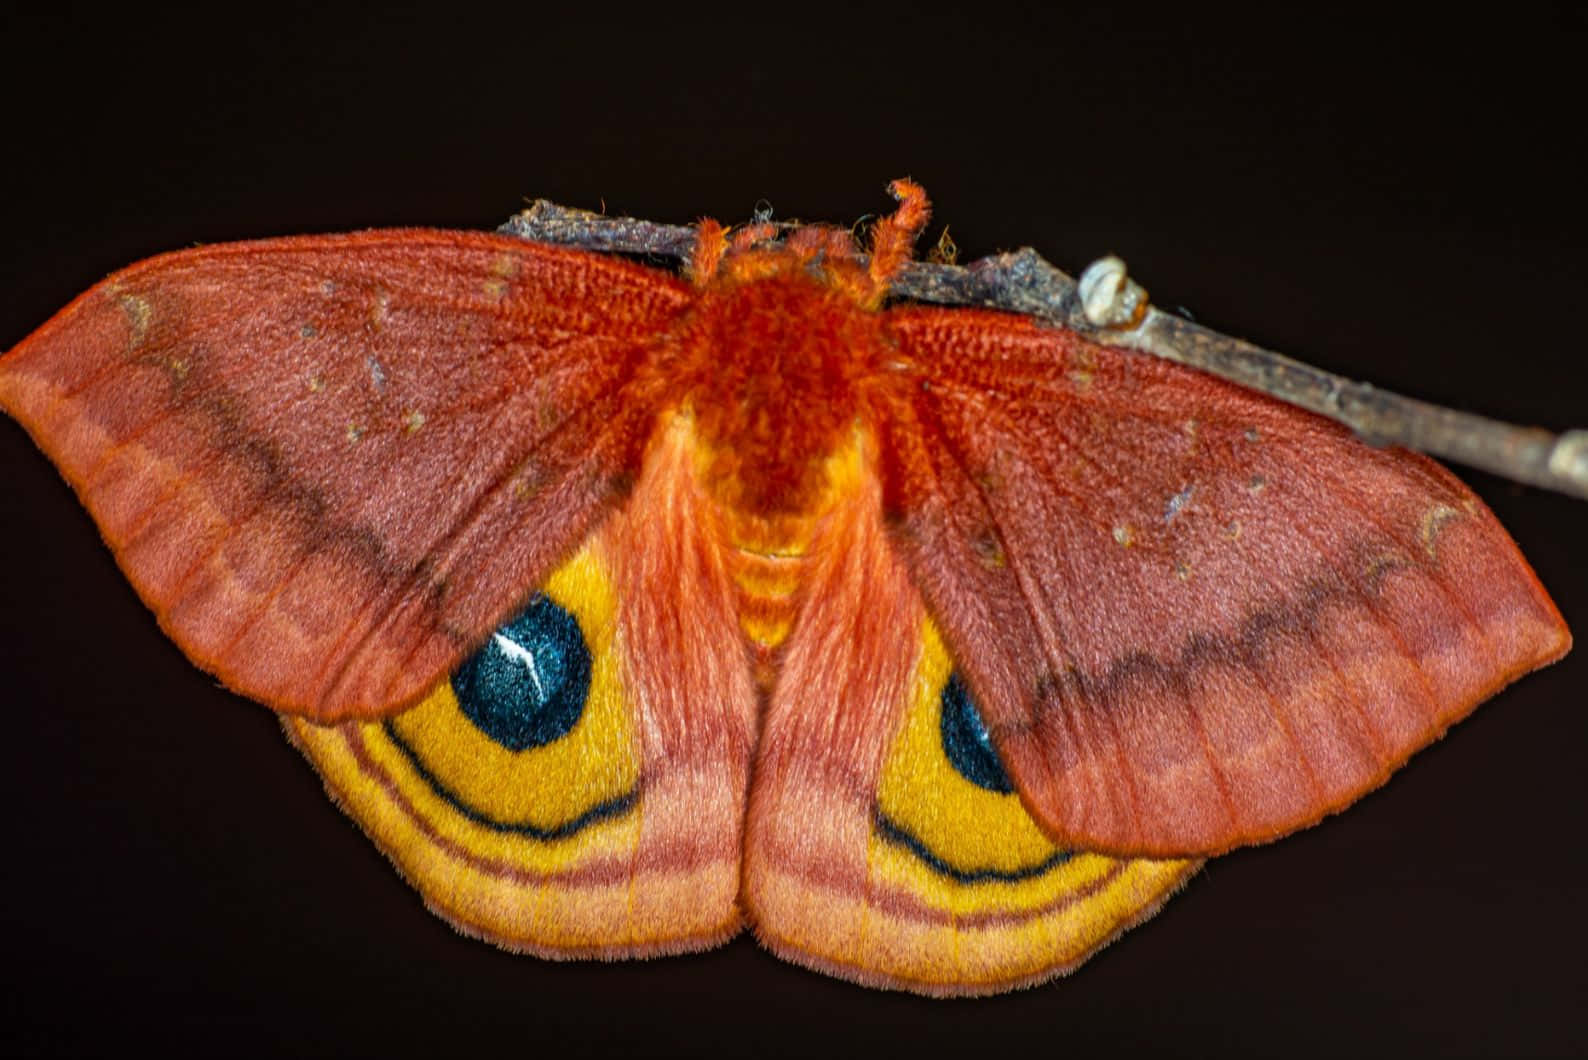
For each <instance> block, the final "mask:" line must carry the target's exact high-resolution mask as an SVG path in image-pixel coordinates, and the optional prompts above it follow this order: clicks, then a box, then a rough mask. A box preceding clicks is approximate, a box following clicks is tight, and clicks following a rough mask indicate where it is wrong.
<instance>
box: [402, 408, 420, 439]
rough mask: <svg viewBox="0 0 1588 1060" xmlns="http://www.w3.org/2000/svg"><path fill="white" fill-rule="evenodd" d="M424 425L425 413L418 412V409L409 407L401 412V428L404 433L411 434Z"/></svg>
mask: <svg viewBox="0 0 1588 1060" xmlns="http://www.w3.org/2000/svg"><path fill="white" fill-rule="evenodd" d="M424 425H425V414H424V413H423V412H420V411H419V410H418V409H409V410H408V411H407V412H406V413H404V414H403V430H404V431H405V432H406V433H408V434H413V433H414V432H415V431H417V430H418V429H419V428H421V427H423V426H424Z"/></svg>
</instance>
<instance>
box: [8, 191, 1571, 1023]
mask: <svg viewBox="0 0 1588 1060" xmlns="http://www.w3.org/2000/svg"><path fill="white" fill-rule="evenodd" d="M893 191H894V193H895V195H896V196H897V197H898V199H899V201H900V206H899V208H898V210H897V212H896V213H894V214H893V215H892V216H891V217H889V218H886V219H884V220H882V221H880V222H878V223H877V225H876V226H875V228H874V230H873V234H872V238H871V240H870V243H869V246H868V247H866V248H865V249H864V251H863V250H862V248H861V247H860V246H859V245H858V243H857V241H856V240H855V239H854V238H853V237H852V236H851V235H850V234H849V233H848V232H847V231H844V230H841V229H835V228H830V227H825V226H819V225H810V226H800V227H791V228H780V227H775V226H771V225H766V224H758V225H752V226H749V227H747V228H745V229H741V230H738V231H736V232H733V233H729V232H727V231H726V230H724V229H723V228H722V227H721V226H719V225H717V224H716V223H714V222H710V221H706V222H702V223H701V225H700V226H699V227H698V228H697V230H696V232H695V239H694V244H693V250H692V252H691V254H690V257H689V261H688V267H687V269H686V275H684V276H682V277H680V276H675V275H673V274H671V273H669V272H664V271H661V270H658V269H655V268H650V267H646V266H643V265H640V264H637V263H635V262H632V261H629V260H625V259H622V258H620V257H615V256H609V255H604V254H600V253H596V252H593V251H591V250H589V249H579V248H569V247H565V246H554V245H550V244H546V243H540V242H533V241H528V240H524V239H519V238H515V237H512V236H509V235H502V234H484V233H463V232H441V231H424V230H399V231H376V232H364V233H357V234H353V235H346V236H320V237H305V238H292V239H277V240H267V241H262V242H254V243H240V244H232V245H220V246H211V247H202V248H198V249H193V250H186V251H180V252H177V253H173V254H168V255H164V256H161V257H157V258H153V259H151V260H149V261H146V262H143V263H141V264H137V265H134V266H132V267H130V268H128V269H126V270H124V271H122V272H120V273H117V274H115V275H113V276H111V277H110V278H109V279H107V280H105V281H104V282H103V283H101V284H100V285H98V286H97V287H95V288H93V289H92V290H90V291H88V292H87V293H86V294H84V295H82V296H81V297H80V298H78V299H77V300H76V301H75V302H73V303H72V304H71V305H69V306H68V307H67V308H66V309H64V310H62V311H61V312H60V313H59V314H58V315H57V316H56V317H55V318H53V319H52V320H50V321H49V322H48V323H46V324H45V325H44V326H43V327H42V328H40V329H39V330H38V331H37V332H35V333H34V334H33V335H32V336H30V337H29V338H27V339H26V340H24V341H23V342H22V343H21V344H20V345H19V346H17V347H16V348H15V349H14V350H12V351H11V352H10V353H8V354H6V355H5V357H4V358H3V359H0V407H4V409H5V410H6V411H7V412H8V413H10V414H11V415H12V416H13V417H15V418H16V419H17V420H18V421H20V422H21V423H22V424H23V425H24V426H25V427H26V428H27V430H28V431H29V432H30V434H31V435H32V437H33V438H34V440H35V441H36V442H37V443H38V445H39V446H40V448H41V449H43V450H44V452H45V453H46V454H48V455H49V456H50V458H51V459H52V460H54V461H55V463H56V464H57V465H58V466H59V468H60V469H61V471H62V473H63V474H64V475H65V476H66V478H67V479H68V480H69V481H70V482H71V484H72V485H73V487H74V488H75V489H76V490H77V492H78V495H79V497H80V498H81V499H82V501H83V503H84V505H85V506H86V507H87V508H88V510H89V511H90V512H91V513H92V515H93V517H94V519H95V520H96V521H97V523H98V525H99V528H100V530H101V532H102V534H103V536H104V538H105V540H106V542H107V543H108V544H109V545H110V547H111V548H112V550H113V551H114V552H115V554H116V558H117V560H118V562H119V563H120V565H121V567H122V569H123V570H124V571H125V572H126V574H127V576H128V578H129V580H130V581H131V582H132V584H133V585H134V587H135V588H136V589H137V591H138V593H139V595H140V596H141V597H142V598H143V600H144V601H145V602H146V603H147V604H148V605H149V606H150V608H151V609H153V611H154V612H155V614H156V616H157V618H158V619H159V621H160V624H161V626H162V627H163V628H164V629H165V630H166V632H167V633H168V634H169V635H170V636H171V637H172V638H173V639H174V640H175V641H176V643H177V644H178V645H179V646H180V647H181V648H182V650H183V651H184V652H185V653H186V654H187V655H188V656H189V657H190V658H191V659H192V660H193V661H194V662H195V663H196V664H197V665H199V666H201V667H203V668H204V669H206V670H208V671H210V672H212V673H214V674H216V675H218V676H219V677H220V678H221V680H223V681H224V682H225V683H226V684H227V685H228V686H229V687H231V688H232V689H234V690H236V691H237V692H239V693H241V694H243V695H246V696H249V697H251V698H253V699H255V700H258V701H259V702H261V703H263V704H265V705H266V706H268V707H270V708H272V709H274V710H277V711H279V712H281V714H282V717H283V724H284V726H285V728H286V731H287V734H288V736H289V738H290V739H291V740H292V742H293V743H294V744H295V745H296V746H297V747H298V748H299V749H300V750H301V751H302V752H303V753H304V754H305V755H306V756H307V757H308V759H309V760H310V762H312V763H313V765H314V767H315V768H316V769H317V770H318V771H319V772H320V775H321V776H322V778H323V779H324V781H325V785H326V787H327V789H328V791H329V792H330V794H331V795H332V796H333V798H334V799H335V800H336V801H337V803H338V804H339V805H340V806H342V808H343V809H345V810H346V811H347V812H348V813H349V814H350V815H351V816H352V817H353V818H354V819H355V820H356V821H357V822H358V823H359V824H360V826H361V827H362V828H363V829H364V830H365V831H366V832H367V833H368V834H369V836H370V837H371V838H372V839H373V840H374V841H375V843H376V844H377V845H378V846H379V847H380V848H381V849H382V850H383V851H384V852H385V853H386V855H387V856H388V857H390V858H391V860H392V861H393V862H394V863H395V864H396V866H397V867H398V869H399V871H400V872H401V873H402V874H403V875H404V876H405V877H406V878H407V879H408V880H409V881H410V882H412V883H413V885H414V886H415V887H416V888H417V889H418V890H419V891H420V893H421V894H422V895H423V897H424V900H425V902H426V903H427V904H428V905H429V906H430V907H431V908H432V909H433V910H435V911H436V912H438V913H439V914H440V915H442V916H444V917H445V918H446V919H448V920H449V921H450V922H451V923H452V924H454V925H455V926H456V927H457V928H458V929H459V930H460V931H463V932H465V933H467V934H470V935H476V936H479V937H481V938H484V939H488V940H490V941H492V942H494V943H496V944H498V945H500V946H503V947H506V948H508V949H512V950H519V951H524V952H527V953H533V954H538V955H541V956H547V957H603V958H616V957H631V956H645V955H653V954H666V953H677V952H685V951H691V950H699V949H703V948H706V947H710V946H713V945H716V944H719V943H721V942H722V941H724V940H726V939H728V938H730V937H732V936H733V935H735V934H737V933H738V932H740V931H741V930H744V929H745V928H746V927H749V928H751V929H753V930H754V932H755V933H756V935H757V937H758V938H759V939H760V940H761V941H762V942H763V943H764V944H765V945H766V946H768V947H769V948H770V949H772V950H773V951H774V952H776V953H778V954H779V955H781V956H784V957H786V958H788V959H790V960H793V961H796V962H799V963H801V964H804V965H807V966H809V967H812V968H816V969H819V970H821V971H825V972H828V973H831V974H833V975H837V976H841V977H843V978H847V979H851V980H854V981H856V982H860V983H864V984H868V985H873V986H883V987H893V988H900V989H905V990H912V991H917V992H921V993H926V994H937V995H948V994H978V993H990V992H996V991H1000V990H1005V989H1009V988H1012V987H1016V986H1021V985H1029V984H1032V983H1035V982H1039V981H1042V980H1045V979H1047V978H1050V977H1052V976H1054V975H1057V974H1060V973H1063V972H1065V971H1068V970H1070V969H1072V968H1074V967H1075V966H1076V965H1078V964H1079V963H1080V962H1081V961H1083V960H1085V959H1086V957H1087V956H1088V955H1089V954H1091V953H1092V952H1094V951H1095V950H1096V949H1097V948H1098V947H1100V946H1102V945H1104V944H1105V943H1107V942H1108V941H1110V940H1111V939H1112V938H1114V937H1115V936H1116V935H1118V934H1119V933H1120V932H1121V931H1123V930H1125V929H1126V928H1128V927H1130V926H1132V925H1133V924H1135V923H1137V922H1139V921H1141V920H1143V919H1145V918H1146V917H1148V916H1151V915H1152V914H1153V913H1154V912H1155V911H1156V910H1157V909H1158V908H1159V906H1160V905H1161V904H1162V903H1163V902H1164V901H1165V900H1167V898H1168V897H1169V896H1171V895H1172V894H1173V893H1174V891H1175V890H1176V889H1177V888H1178V887H1179V886H1181V884H1182V883H1183V882H1184V881H1185V880H1186V879H1187V878H1188V877H1189V876H1190V874H1192V873H1193V872H1194V871H1195V870H1196V869H1197V867H1198V865H1199V864H1200V863H1201V860H1202V859H1204V858H1206V857H1209V856H1212V855H1215V854H1219V853H1221V852H1224V851H1227V850H1229V849H1231V848H1233V847H1236V846H1240V845H1242V844H1249V843H1260V842H1266V841H1269V840H1272V839H1275V838H1278V837H1279V836H1282V835H1285V834H1287V833H1289V832H1291V831H1294V830H1296V829H1298V828H1303V827H1306V826H1308V825H1310V824H1313V823H1315V822H1317V821H1318V820H1319V819H1321V818H1322V817H1323V816H1325V815H1326V814H1329V813H1332V812H1334V811H1337V810H1340V809H1342V808H1343V807H1345V806H1346V805H1348V804H1349V803H1351V802H1352V801H1353V800H1355V799H1356V798H1358V797H1359V796H1361V795H1362V794H1363V793H1365V792H1367V791H1369V790H1371V789H1372V788H1374V787H1376V786H1378V785H1379V784H1381V783H1383V782H1384V781H1385V780H1386V779H1387V777H1388V776H1389V774H1390V773H1391V772H1392V771H1393V770H1394V769H1395V768H1396V767H1398V766H1399V765H1400V764H1401V763H1402V762H1404V761H1405V760H1406V758H1407V757H1408V756H1409V755H1411V754H1412V753H1413V752H1415V751H1416V750H1417V749H1418V748H1420V747H1422V746H1423V745H1425V744H1426V743H1428V742H1429V741H1431V740H1433V739H1435V738H1436V737H1438V736H1439V735H1441V734H1442V733H1443V732H1444V730H1445V729H1446V728H1447V727H1448V726H1449V725H1451V724H1452V723H1454V722H1455V721H1457V720H1459V719H1460V718H1462V717H1463V716H1464V715H1466V714H1467V713H1468V712H1469V711H1471V710H1472V709H1473V708H1474V707H1475V706H1476V705H1477V704H1478V703H1479V702H1481V701H1482V700H1483V699H1485V698H1486V697H1488V696H1489V695H1492V694H1493V693H1494V692H1495V691H1497V690H1498V689H1499V688H1501V687H1502V686H1504V685H1505V684H1507V683H1509V682H1510V681H1512V680H1515V679H1516V678H1518V677H1520V676H1521V675H1523V674H1525V673H1527V672H1529V671H1531V670H1533V669H1535V668H1537V667H1539V666H1543V665H1545V664H1547V663H1549V662H1552V661H1554V660H1556V659H1558V658H1560V657H1561V656H1562V655H1563V654H1565V652H1566V651H1567V650H1568V648H1569V646H1570V634H1569V633H1568V631H1567V629H1566V626H1565V624H1564V622H1563V621H1562V619H1561V617H1560V615H1559V613H1558V612H1557V611H1556V609H1555V607H1554V605H1553V603H1552V602H1551V601H1550V599H1549V597H1548V596H1547V594H1546V593H1545V591H1544V590H1543V588H1542V587H1541V586H1540V585H1539V583H1538V581H1537V579H1536V578H1535V576H1534V575H1533V572H1532V571H1531V570H1530V569H1529V567H1528V565H1527V563H1526V561H1525V560H1524V559H1523V558H1522V556H1521V555H1520V554H1519V552H1518V551H1517V549H1516V546H1515V545H1514V543H1513V542H1512V541H1511V540H1510V538H1509V537H1508V536H1507V535H1506V533H1505V531H1504V530H1503V529H1502V528H1501V527H1500V526H1499V524H1498V523H1497V522H1496V521H1495V519H1494V517H1493V516H1492V515H1491V514H1490V513H1489V512H1488V510H1487V509H1486V508H1485V507H1484V506H1483V504H1482V503H1481V502H1480V501H1479V500H1478V499H1477V498H1476V497H1475V496H1474V495H1473V494H1472V493H1471V492H1470V491H1469V490H1467V489H1466V488H1465V487H1464V486H1463V485H1462V484H1461V483H1460V482H1458V481H1457V480H1456V479H1455V478H1454V477H1453V476H1452V475H1450V474H1449V473H1448V472H1446V471H1445V470H1444V469H1443V468H1441V467H1440V466H1439V465H1437V464H1435V463H1434V462H1433V461H1431V460H1429V459H1426V458H1424V457H1422V456H1419V455H1416V454H1413V453H1409V452H1406V451H1404V450H1399V449H1375V448H1371V447H1369V446H1367V445H1364V444H1362V443H1361V442H1359V441H1358V440H1356V439H1355V438H1354V437H1353V436H1352V435H1351V434H1350V432H1349V431H1347V430H1346V429H1345V428H1343V427H1340V426H1338V425H1336V424H1333V423H1331V422H1328V421H1326V420H1323V419H1321V418H1319V417H1317V416H1314V415H1312V414H1310V413H1307V412H1304V411H1301V410H1298V409H1296V408H1294V407H1291V406H1289V405H1285V404H1281V403H1279V402H1277V401H1275V400H1273V399H1271V398H1268V397H1265V396H1263V395H1260V394H1257V393H1254V392H1252V391H1248V390H1245V389H1242V388H1240V387H1237V386H1234V385H1232V384H1229V383H1225V382H1222V381H1220V380H1217V379H1214V378H1212V377H1209V376H1205V375H1202V374H1200V373H1198V372H1195V371H1193V370H1191V369H1188V368H1184V367H1180V366H1177V365H1174V364H1171V363H1168V362H1165V361H1162V360H1159V359H1156V358H1153V357H1149V356H1146V355H1143V354H1140V353H1136V352H1133V351H1130V350H1125V349H1120V348H1117V347H1114V346H1109V345H1102V344H1099V343H1097V342H1095V341H1093V340H1092V339H1090V338H1088V337H1086V336H1084V335H1081V334H1079V333H1077V332H1074V331H1071V330H1066V329H1063V328H1057V327H1052V326H1048V325H1046V324H1043V323H1040V322H1038V321H1036V320H1033V319H1030V318H1027V317H1022V316H1019V315H1016V314H1011V313H1005V312H996V311H992V310H983V309H970V308H962V307H961V308H943V307H937V306H927V305H913V304H886V303H885V298H886V296H887V293H888V290H889V280H890V278H891V277H893V276H894V275H895V274H896V273H897V272H898V270H900V269H901V268H902V267H903V266H904V265H905V264H906V263H907V262H908V261H909V259H910V256H911V247H912V246H913V243H914V241H915V238H916V236H917V235H918V234H919V232H920V231H921V229H922V228H923V226H924V224H925V221H926V216H927V205H926V199H925V195H924V193H923V192H922V191H921V189H920V188H918V187H916V186H915V185H913V184H910V183H908V182H904V181H900V182H896V183H895V184H894V185H893Z"/></svg>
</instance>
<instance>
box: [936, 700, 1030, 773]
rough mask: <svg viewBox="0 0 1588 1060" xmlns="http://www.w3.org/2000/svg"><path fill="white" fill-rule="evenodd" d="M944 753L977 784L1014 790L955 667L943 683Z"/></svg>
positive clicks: (958, 769) (956, 768)
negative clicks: (945, 682) (944, 683)
mask: <svg viewBox="0 0 1588 1060" xmlns="http://www.w3.org/2000/svg"><path fill="white" fill-rule="evenodd" d="M942 699H943V723H942V731H943V753H944V754H945V755H947V756H948V761H949V764H950V765H952V766H953V767H954V771H955V772H956V773H958V774H959V775H960V776H962V777H964V778H965V779H966V780H968V781H970V782H971V783H972V784H975V785H976V786H977V787H979V788H986V789H987V790H988V791H996V792H998V793H999V794H1000V795H1007V794H1009V793H1010V792H1012V791H1014V790H1015V786H1014V784H1013V783H1012V782H1011V781H1010V780H1009V774H1008V773H1006V772H1004V764H1003V762H1001V761H999V759H998V752H997V751H996V750H995V749H994V748H993V745H992V737H991V736H989V735H988V733H987V726H985V725H983V724H982V720H981V715H980V714H979V713H978V712H977V710H976V701H975V700H973V699H972V698H971V696H970V689H968V688H966V687H965V682H964V681H962V680H960V677H959V672H958V671H957V670H956V671H955V672H954V673H952V674H950V675H949V678H948V684H946V685H944V686H943V697H942Z"/></svg>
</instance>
